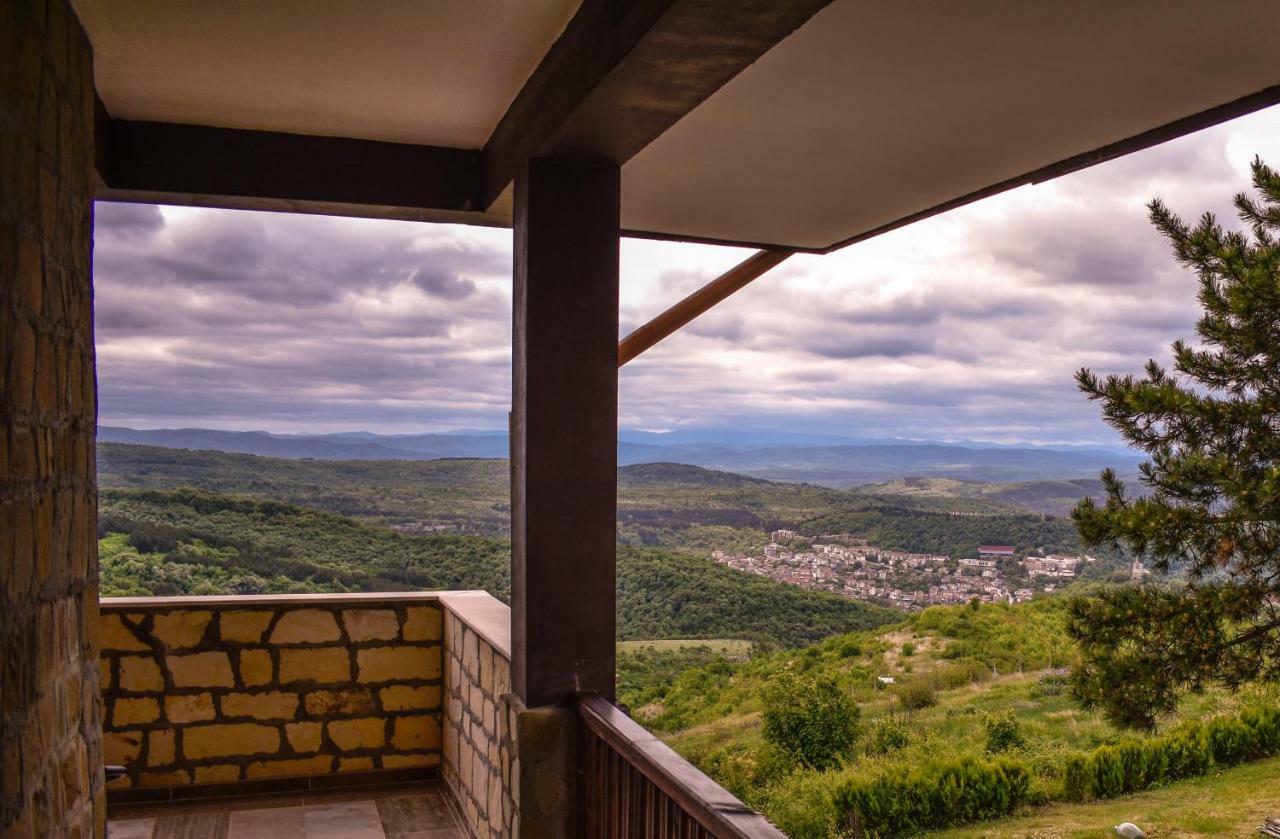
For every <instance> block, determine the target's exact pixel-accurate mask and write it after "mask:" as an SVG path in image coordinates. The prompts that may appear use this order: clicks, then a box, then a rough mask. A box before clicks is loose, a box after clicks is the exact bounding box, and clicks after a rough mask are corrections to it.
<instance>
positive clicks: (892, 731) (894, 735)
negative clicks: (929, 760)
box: [867, 719, 911, 754]
mask: <svg viewBox="0 0 1280 839" xmlns="http://www.w3.org/2000/svg"><path fill="white" fill-rule="evenodd" d="M910 742H911V735H910V734H908V733H907V729H906V728H904V727H903V726H901V725H899V724H898V723H896V722H894V721H893V720H890V719H884V720H881V721H880V722H878V723H876V727H875V728H873V729H872V730H871V736H870V738H869V739H868V740H867V751H869V752H871V753H872V754H887V753H888V752H892V751H895V750H897V749H901V748H902V747H903V746H905V745H907V744H908V743H910Z"/></svg>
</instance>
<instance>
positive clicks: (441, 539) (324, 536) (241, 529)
mask: <svg viewBox="0 0 1280 839" xmlns="http://www.w3.org/2000/svg"><path fill="white" fill-rule="evenodd" d="M98 531H99V537H100V538H101V539H102V551H101V553H102V563H101V564H102V569H101V570H102V582H101V591H102V594H103V595H104V596H124V595H135V596H143V595H149V594H157V595H159V594H163V595H174V594H217V593H274V592H289V591H398V590H408V589H472V588H480V589H485V590H487V591H489V592H490V593H492V594H494V595H495V596H498V597H501V598H503V599H506V598H507V597H509V595H510V546H509V545H508V543H506V542H505V541H501V540H497V539H487V538H483V537H479V536H460V535H429V536H419V535H409V534H402V533H397V532H395V531H392V530H389V529H387V528H384V527H378V526H375V525H371V524H367V523H364V522H360V521H357V520H355V519H352V518H348V517H346V516H340V515H336V514H334V513H328V512H323V511H319V510H312V509H306V508H303V507H298V506H295V505H292V504H286V503H283V502H279V501H263V500H256V499H251V498H245V497H238V496H229V495H223V494H216V493H211V492H206V491H201V490H193V489H180V490H120V489H105V490H103V491H102V492H101V493H100V498H99V517H98ZM897 619H898V614H897V613H896V612H892V611H890V610H888V609H882V608H880V607H877V606H873V605H870V604H867V603H863V602H860V601H856V600H848V599H846V598H842V597H838V596H836V595H833V594H826V593H820V592H814V591H808V590H806V589H800V588H796V587H794V586H789V585H785V584H783V583H777V582H774V581H772V580H768V579H765V578H763V577H756V576H753V575H750V574H744V573H740V572H737V571H732V570H730V569H728V568H725V567H723V566H720V565H716V564H715V563H713V562H711V561H709V560H707V559H705V558H698V557H693V556H688V555H682V554H677V553H672V552H669V551H658V550H639V549H631V548H624V549H622V550H620V551H619V554H618V637H619V639H622V640H627V639H640V638H745V639H749V640H753V641H760V642H764V643H766V644H782V645H786V646H794V645H797V644H803V643H810V642H812V641H815V640H818V639H820V638H824V637H826V636H828V635H831V634H833V633H838V632H847V631H851V630H853V629H859V628H868V627H873V626H879V625H882V624H884V623H887V622H890V621H894V620H897Z"/></svg>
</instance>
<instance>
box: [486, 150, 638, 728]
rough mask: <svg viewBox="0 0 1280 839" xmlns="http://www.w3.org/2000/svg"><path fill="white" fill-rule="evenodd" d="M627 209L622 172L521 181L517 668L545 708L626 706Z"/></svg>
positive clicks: (514, 519)
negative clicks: (622, 382)
mask: <svg viewBox="0 0 1280 839" xmlns="http://www.w3.org/2000/svg"><path fill="white" fill-rule="evenodd" d="M620 198H621V176H620V173H619V170H618V167H617V166H613V165H611V164H602V165H600V164H584V163H576V162H563V161H552V160H533V161H530V162H529V163H528V164H527V165H526V166H525V167H524V168H523V170H522V171H521V173H520V174H519V176H518V177H517V179H516V195H515V199H516V203H515V278H514V280H515V281H514V294H513V298H514V299H513V335H512V339H513V381H512V411H511V647H512V658H511V668H512V683H513V687H514V688H515V691H516V693H517V694H519V696H520V697H521V699H523V700H524V702H525V704H526V705H527V706H528V707H531V708H533V707H537V706H542V705H554V704H564V703H566V702H568V701H569V699H570V697H571V696H572V694H573V693H574V692H575V691H578V690H589V691H595V692H597V693H599V694H600V695H602V696H605V697H608V698H610V699H611V698H612V697H613V695H614V643H615V640H616V639H615V637H614V636H615V622H616V615H615V600H616V593H615V586H616V585H617V580H616V575H615V570H614V565H615V553H616V547H617V489H618V474H617V465H618V464H617V440H618V366H617V363H616V357H617V355H616V354H617V340H618V259H619V256H618V222H619V216H620Z"/></svg>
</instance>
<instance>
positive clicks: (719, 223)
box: [623, 0, 1280, 248]
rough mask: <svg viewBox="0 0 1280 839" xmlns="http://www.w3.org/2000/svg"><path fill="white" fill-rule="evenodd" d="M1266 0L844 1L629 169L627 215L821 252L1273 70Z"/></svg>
mask: <svg viewBox="0 0 1280 839" xmlns="http://www.w3.org/2000/svg"><path fill="white" fill-rule="evenodd" d="M1277 32H1280V3H1276V2H1274V0H1231V2H1225V3H1220V2H1212V1H1211V0H1123V2H1117V0H1072V2H1028V0H964V2H956V1H955V0H835V2H834V3H832V4H831V5H830V6H828V7H827V8H826V9H824V10H823V11H821V12H819V13H818V14H817V15H815V16H814V17H813V18H812V19H811V20H810V21H809V22H808V23H806V24H805V25H804V26H803V27H802V28H801V29H800V30H799V31H797V32H796V33H795V34H793V35H792V36H791V37H790V38H788V39H787V40H785V41H783V42H782V43H781V44H779V45H778V46H776V47H774V48H773V50H771V51H770V52H769V53H767V54H766V55H765V56H764V57H763V58H761V59H760V60H759V61H758V62H757V63H756V64H754V65H753V66H751V67H749V68H747V69H746V70H744V71H743V72H742V73H741V74H740V75H738V76H737V77H736V78H735V79H733V80H732V81H730V82H729V83H728V84H727V85H726V86H725V87H723V88H722V89H721V90H720V91H719V92H718V93H717V94H716V95H714V96H712V97H711V98H710V99H708V100H707V101H706V102H704V103H703V104H701V105H700V106H699V107H698V108H696V109H695V110H694V111H692V112H691V113H690V114H688V115H687V116H686V117H685V118H684V119H683V120H681V121H680V122H678V123H676V125H675V126H674V127H672V128H671V129H670V130H668V131H667V132H666V133H665V134H664V135H662V136H661V137H659V138H658V139H657V140H656V141H655V142H654V143H653V144H651V145H650V146H649V147H648V148H646V149H645V150H644V151H642V152H640V154H639V155H637V156H636V157H635V158H633V159H632V160H631V162H630V163H629V164H628V165H627V166H626V168H625V169H624V170H623V176H624V180H623V196H624V217H623V222H624V225H625V226H626V227H627V228H629V229H633V230H644V231H653V232H658V233H664V234H672V235H679V236H693V237H703V238H709V239H736V240H740V241H744V242H756V243H776V244H781V245H790V246H799V247H811V248H824V247H827V246H830V245H832V244H834V243H836V242H840V241H842V240H845V239H847V238H849V237H854V236H858V235H860V234H864V233H866V232H868V231H872V230H875V229H876V228H878V227H880V226H882V225H886V224H890V223H893V222H895V221H897V220H898V219H901V218H903V217H905V216H909V215H911V214H913V213H918V212H921V211H924V210H927V209H928V208H931V207H934V206H936V205H938V204H941V203H944V202H947V201H949V200H952V199H954V198H957V197H959V196H963V195H966V194H968V193H970V192H973V191H975V190H980V189H983V188H985V187H988V186H990V185H993V184H997V183H999V182H1001V181H1003V180H1005V179H1008V178H1012V177H1016V176H1019V175H1022V174H1025V173H1027V172H1030V171H1032V170H1035V169H1037V168H1039V167H1042V166H1045V165H1048V164H1051V163H1055V162H1057V161H1060V160H1063V159H1066V158H1069V157H1072V156H1074V155H1077V154H1080V153H1082V152H1087V151H1090V150H1092V149H1096V148H1098V147H1100V146H1104V145H1107V144H1109V143H1114V142H1117V141H1119V140H1122V139H1125V138H1127V137H1131V136H1133V135H1135V134H1139V133H1141V132H1143V131H1146V130H1149V129H1152V128H1154V127H1157V126H1160V125H1163V124H1165V123H1168V122H1171V121H1173V120H1177V119H1180V118H1183V117H1187V116H1190V115H1192V114H1196V113H1198V112H1200V111H1203V110H1205V109H1208V108H1212V107H1214V106H1217V105H1221V104H1223V103H1226V102H1229V101H1231V100H1234V99H1237V98H1239V97H1242V96H1245V95H1248V94H1252V93H1255V92H1257V91H1259V90H1262V89H1264V88H1267V87H1270V86H1273V85H1277V84H1280V49H1277V48H1276V33H1277Z"/></svg>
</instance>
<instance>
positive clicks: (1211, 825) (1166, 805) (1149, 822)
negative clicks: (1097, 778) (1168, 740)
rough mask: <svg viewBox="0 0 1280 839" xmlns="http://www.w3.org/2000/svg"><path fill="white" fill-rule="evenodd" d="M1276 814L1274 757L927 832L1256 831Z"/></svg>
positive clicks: (968, 837) (1071, 837) (1060, 836)
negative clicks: (1128, 826) (1120, 827)
mask: <svg viewBox="0 0 1280 839" xmlns="http://www.w3.org/2000/svg"><path fill="white" fill-rule="evenodd" d="M1267 817H1271V818H1277V817H1280V758H1271V759H1269V760H1262V761H1258V762H1257V763H1250V764H1245V765H1243V766H1237V767H1235V768H1233V769H1228V770H1226V771H1224V772H1220V773H1216V774H1214V775H1210V776H1207V777H1204V778H1197V779H1196V780H1193V781H1184V782H1182V783H1177V784H1173V785H1170V786H1168V787H1165V788H1163V789H1158V790H1152V791H1149V792H1142V793H1137V794H1135V795H1130V796H1125V797H1124V798H1114V799H1110V800H1108V801H1097V802H1093V803H1089V804H1054V805H1050V806H1046V807H1039V808H1035V809H1033V810H1031V811H1030V812H1029V813H1028V814H1027V815H1023V816H1018V817H1015V818H1011V819H1005V820H1002V821H998V822H990V823H987V824H981V825H973V826H969V827H964V828H957V829H954V830H947V831H943V832H939V833H931V834H928V835H929V836H931V837H937V839H942V838H943V837H946V839H962V838H963V839H977V837H997V836H1025V837H1041V839H1049V837H1054V839H1086V837H1089V838H1090V839H1092V837H1102V836H1114V835H1115V834H1114V832H1113V831H1112V828H1113V827H1114V826H1115V825H1117V824H1120V823H1122V822H1133V823H1134V824H1136V825H1137V826H1138V827H1140V828H1142V830H1143V831H1144V832H1145V833H1146V834H1147V836H1149V837H1151V839H1160V837H1174V836H1177V837H1183V836H1242V837H1243V836H1256V835H1257V830H1258V827H1259V826H1260V825H1261V824H1262V822H1263V820H1264V819H1265V818H1267Z"/></svg>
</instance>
